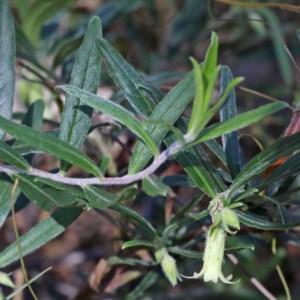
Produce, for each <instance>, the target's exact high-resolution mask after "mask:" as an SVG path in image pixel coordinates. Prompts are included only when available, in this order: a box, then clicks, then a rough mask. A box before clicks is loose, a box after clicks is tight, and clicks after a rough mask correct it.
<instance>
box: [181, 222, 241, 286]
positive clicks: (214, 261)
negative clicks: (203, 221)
mask: <svg viewBox="0 0 300 300" xmlns="http://www.w3.org/2000/svg"><path fill="white" fill-rule="evenodd" d="M225 237H226V233H225V231H224V229H223V228H222V227H219V226H215V227H211V228H210V229H209V231H208V234H207V240H206V246H205V250H204V256H203V268H202V270H201V271H200V273H194V276H191V277H186V278H193V279H198V278H200V277H202V276H203V279H204V281H205V282H207V281H213V282H214V283H217V282H218V280H219V279H220V280H221V281H222V282H224V283H228V284H232V283H235V282H232V281H229V280H227V279H226V278H225V276H224V275H223V273H222V263H223V257H224V250H225ZM184 277H185V276H184Z"/></svg>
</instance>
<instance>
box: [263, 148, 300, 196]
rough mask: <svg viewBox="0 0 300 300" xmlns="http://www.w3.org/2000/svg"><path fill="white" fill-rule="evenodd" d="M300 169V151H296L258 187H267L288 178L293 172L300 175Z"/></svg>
mask: <svg viewBox="0 0 300 300" xmlns="http://www.w3.org/2000/svg"><path fill="white" fill-rule="evenodd" d="M299 169H300V152H298V153H296V154H295V155H293V156H292V157H290V158H289V159H288V160H287V161H285V162H284V163H283V164H282V165H280V166H279V167H277V168H276V169H275V170H274V171H273V172H272V173H271V174H270V175H269V176H268V177H267V178H266V179H265V180H264V181H262V182H261V183H260V185H259V187H258V189H259V190H262V189H264V188H266V187H267V186H268V185H270V184H272V183H273V182H275V181H278V180H280V179H283V178H287V177H288V176H291V175H292V174H295V175H298V174H297V173H298V172H299Z"/></svg>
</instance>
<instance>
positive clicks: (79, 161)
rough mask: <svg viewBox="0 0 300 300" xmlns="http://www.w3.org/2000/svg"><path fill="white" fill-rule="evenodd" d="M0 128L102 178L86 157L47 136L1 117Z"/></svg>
mask: <svg viewBox="0 0 300 300" xmlns="http://www.w3.org/2000/svg"><path fill="white" fill-rule="evenodd" d="M0 128H2V129H3V130H4V131H6V132H7V133H9V134H11V135H12V136H14V137H15V138H17V139H19V140H21V141H23V142H25V143H27V144H28V145H30V146H32V147H34V148H36V149H39V150H41V151H44V152H46V153H49V154H52V155H53V156H55V157H57V158H60V159H63V160H65V161H67V162H69V163H71V164H73V165H75V166H78V167H79V168H82V169H84V170H86V171H88V172H90V173H91V174H93V175H95V176H97V177H100V176H102V174H101V171H100V169H99V168H98V167H97V166H95V165H94V163H93V162H92V161H91V160H90V159H89V158H88V157H87V156H86V155H84V154H83V153H82V152H80V151H79V150H78V149H76V148H74V147H72V146H70V145H68V144H66V143H64V142H63V141H61V140H59V139H57V138H55V137H53V136H51V135H49V134H46V133H43V132H40V131H37V130H34V129H31V128H30V127H27V126H24V125H19V124H16V123H14V122H12V121H9V120H6V119H4V118H3V117H0Z"/></svg>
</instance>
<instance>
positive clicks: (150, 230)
mask: <svg viewBox="0 0 300 300" xmlns="http://www.w3.org/2000/svg"><path fill="white" fill-rule="evenodd" d="M110 209H112V210H114V211H117V212H119V213H120V214H121V215H122V216H124V217H127V218H129V219H130V220H131V221H135V222H137V223H138V224H140V225H142V230H141V231H142V232H144V233H145V235H146V236H147V237H149V238H150V239H151V240H154V239H156V238H158V233H157V232H156V230H155V229H154V227H153V226H152V225H151V224H150V223H149V222H148V221H147V220H146V219H145V218H143V217H142V216H141V215H139V214H138V213H136V212H135V211H133V210H132V209H130V208H128V207H126V206H123V205H120V204H113V205H111V206H110Z"/></svg>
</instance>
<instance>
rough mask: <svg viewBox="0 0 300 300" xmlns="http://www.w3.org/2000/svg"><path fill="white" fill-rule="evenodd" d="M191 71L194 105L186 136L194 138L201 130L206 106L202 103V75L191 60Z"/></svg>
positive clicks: (203, 92) (192, 59) (199, 68)
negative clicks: (192, 73)
mask: <svg viewBox="0 0 300 300" xmlns="http://www.w3.org/2000/svg"><path fill="white" fill-rule="evenodd" d="M191 61H192V64H193V69H194V73H195V87H196V91H195V97H194V103H193V109H192V115H191V119H190V122H189V126H188V134H189V135H191V136H195V135H197V134H198V132H199V128H200V130H201V129H202V127H201V126H202V124H203V116H204V114H205V112H206V109H207V105H206V103H205V102H204V95H205V91H204V88H205V86H204V82H203V75H202V71H201V67H200V66H199V64H198V62H197V61H196V60H195V59H194V58H191Z"/></svg>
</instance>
